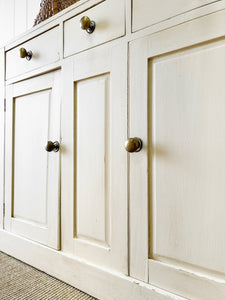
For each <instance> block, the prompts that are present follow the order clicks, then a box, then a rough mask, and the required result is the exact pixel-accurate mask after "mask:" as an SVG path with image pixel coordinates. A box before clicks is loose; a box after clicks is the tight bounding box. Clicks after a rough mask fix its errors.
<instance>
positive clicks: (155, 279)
mask: <svg viewBox="0 0 225 300" xmlns="http://www.w3.org/2000/svg"><path fill="white" fill-rule="evenodd" d="M208 24H213V26H207V25H208ZM222 24H224V11H221V12H218V13H215V14H214V15H209V16H205V17H203V18H200V19H197V20H193V21H191V22H188V23H186V24H183V25H180V26H177V27H174V28H171V29H168V30H165V31H162V32H160V33H158V34H155V35H152V36H146V37H145V38H142V39H140V40H137V41H133V42H132V43H131V47H130V54H131V56H130V78H131V81H130V120H129V125H130V136H138V137H140V138H141V139H143V142H144V148H143V150H142V151H141V152H140V153H136V154H132V155H130V222H131V223H130V233H131V235H130V237H131V240H130V246H131V248H130V259H131V265H130V270H131V275H132V276H133V277H135V278H138V279H141V280H145V281H148V279H149V282H150V283H152V284H154V285H157V286H160V287H164V288H165V289H167V290H169V291H171V292H174V293H175V294H179V295H181V296H183V297H186V298H188V299H203V298H204V299H207V300H209V299H213V298H214V297H215V295H216V298H217V299H221V300H222V299H224V295H225V269H224V267H225V265H224V264H223V262H222V261H221V256H222V253H224V250H225V249H224V245H225V244H224V234H223V228H224V225H225V224H224V210H223V203H224V201H223V198H224V194H225V190H224V182H223V178H224V169H223V152H224V151H225V148H224V146H225V145H224V130H223V127H224V124H223V122H224V117H223V116H224V109H225V107H224V100H225V99H224V93H223V90H224V78H225V74H224V68H223V65H224V60H225V56H224V35H225V32H224V25H222ZM205 28H207V31H205ZM189 37H192V38H189ZM218 37H220V39H219V40H215V39H216V38H218ZM202 42H204V45H199V44H200V43H202ZM185 47H189V48H188V49H184V48H185ZM162 54H165V55H162ZM162 262H163V263H162ZM147 268H149V270H148V269H147ZM202 280H203V282H202ZM193 286H195V287H196V289H197V291H196V290H195V288H193ZM201 295H204V297H203V298H201V297H202V296H201Z"/></svg>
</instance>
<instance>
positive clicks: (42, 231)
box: [5, 71, 60, 249]
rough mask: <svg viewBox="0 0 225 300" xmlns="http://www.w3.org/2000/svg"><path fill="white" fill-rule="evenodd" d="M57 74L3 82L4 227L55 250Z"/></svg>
mask: <svg viewBox="0 0 225 300" xmlns="http://www.w3.org/2000/svg"><path fill="white" fill-rule="evenodd" d="M59 83H60V72H58V71H57V72H53V73H49V74H46V75H42V76H39V77H36V78H32V79H29V80H25V81H21V82H18V83H15V84H13V85H9V86H7V91H6V93H7V99H6V180H5V182H6V188H5V208H6V213H5V229H6V230H8V231H10V232H13V233H15V234H18V235H21V236H24V237H26V238H29V239H31V240H34V241H36V242H39V243H42V244H44V245H47V246H50V247H52V248H56V249H59V247H60V244H59V241H60V237H59V221H60V219H59V191H60V185H59V167H60V166H59V154H60V151H59V152H54V151H52V152H47V151H46V150H45V147H46V145H47V142H48V141H53V142H55V141H60V89H59Z"/></svg>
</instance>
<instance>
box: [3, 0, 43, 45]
mask: <svg viewBox="0 0 225 300" xmlns="http://www.w3.org/2000/svg"><path fill="white" fill-rule="evenodd" d="M40 3H41V0H0V28H1V29H2V30H1V32H0V45H4V44H5V43H7V42H9V41H10V40H11V39H13V38H14V37H16V36H18V35H19V34H21V33H24V32H25V31H26V30H27V29H29V28H31V27H32V26H33V24H34V20H35V18H36V16H37V14H38V13H39V9H40Z"/></svg>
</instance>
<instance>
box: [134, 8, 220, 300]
mask: <svg viewBox="0 0 225 300" xmlns="http://www.w3.org/2000/svg"><path fill="white" fill-rule="evenodd" d="M224 17H225V11H224V10H223V11H219V12H216V13H214V14H211V15H207V16H204V17H202V18H199V19H196V20H192V21H190V22H187V23H184V24H181V25H178V26H176V27H174V28H170V29H167V30H164V31H162V32H159V33H157V34H154V35H149V36H146V37H143V38H141V39H138V40H134V41H132V42H130V48H129V49H130V64H129V65H130V69H129V77H130V88H129V95H130V99H129V135H130V136H138V137H140V138H141V139H142V140H143V149H142V151H141V152H140V153H139V154H138V155H133V156H130V193H129V195H130V275H131V276H132V277H134V278H137V279H139V280H143V281H145V282H148V283H150V284H153V285H156V286H160V287H161V288H165V289H166V290H168V291H170V292H173V293H176V294H179V295H182V296H184V297H188V298H189V297H192V298H194V297H196V294H195V292H196V291H195V290H193V288H192V287H193V286H196V287H197V289H196V290H197V293H198V294H197V296H198V297H199V295H207V297H209V298H205V299H211V298H210V297H212V295H213V296H215V295H216V297H217V299H223V297H224V295H225V280H224V276H223V275H221V276H220V275H219V274H218V273H215V274H213V276H212V274H210V275H209V274H207V273H205V272H202V273H201V275H199V271H196V270H192V269H190V267H189V268H188V267H184V266H182V265H177V266H175V265H171V264H169V263H166V262H160V261H156V260H154V259H149V257H150V256H151V249H150V244H151V243H150V242H149V233H150V232H151V230H152V226H151V225H152V224H151V219H150V217H149V215H150V210H151V204H150V197H151V188H148V185H149V177H150V176H151V166H150V162H149V161H148V157H149V156H151V153H149V150H148V148H150V149H151V145H149V143H150V141H151V128H149V126H150V125H149V123H148V118H149V117H150V116H149V113H148V112H149V111H151V108H150V107H148V98H149V92H150V91H149V87H148V61H149V60H151V59H153V58H154V57H156V56H160V55H162V54H166V53H170V52H173V51H178V50H181V49H184V48H189V47H192V46H195V45H201V44H202V43H205V42H210V41H213V40H216V39H224V36H225V31H224V26H225V21H224ZM208 24H214V26H211V27H210V26H208ZM222 24H223V25H222ZM202 28H207V30H202ZM193 32H194V34H193ZM143 70H144V73H143ZM140 74H144V75H143V78H142V79H141V80H140ZM150 89H151V88H150ZM143 112H144V113H143ZM150 151H151V150H150ZM137 170H138V172H137ZM137 186H139V187H138V188H136V187H137ZM212 273H213V272H212ZM214 276H215V277H214ZM184 280H185V282H186V283H187V285H188V286H189V288H187V289H186V290H182V285H183V282H184ZM178 283H179V284H178ZM205 297H206V296H205Z"/></svg>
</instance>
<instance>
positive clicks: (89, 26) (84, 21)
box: [80, 16, 95, 33]
mask: <svg viewBox="0 0 225 300" xmlns="http://www.w3.org/2000/svg"><path fill="white" fill-rule="evenodd" d="M80 27H81V29H83V30H86V31H87V32H88V33H92V32H93V31H94V30H95V22H94V21H91V20H90V18H88V17H87V16H84V17H82V18H81V19H80Z"/></svg>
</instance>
